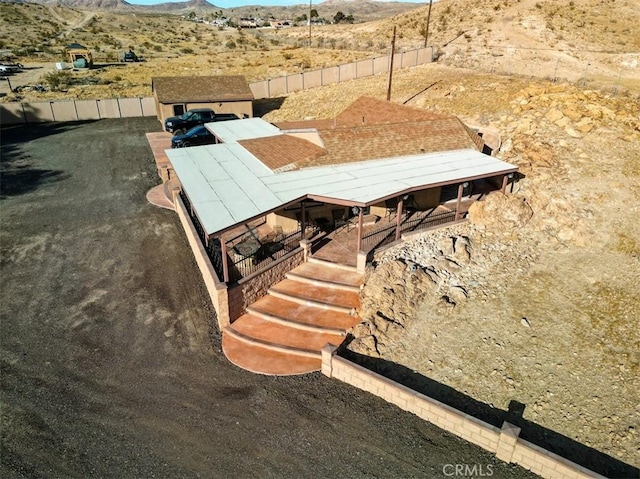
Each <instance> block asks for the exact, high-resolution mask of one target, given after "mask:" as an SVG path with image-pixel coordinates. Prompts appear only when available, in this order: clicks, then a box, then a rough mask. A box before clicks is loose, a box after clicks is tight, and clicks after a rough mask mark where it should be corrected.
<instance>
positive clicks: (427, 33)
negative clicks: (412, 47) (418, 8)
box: [424, 0, 433, 48]
mask: <svg viewBox="0 0 640 479" xmlns="http://www.w3.org/2000/svg"><path fill="white" fill-rule="evenodd" d="M432 3H433V0H429V10H428V11H427V26H426V28H425V29H424V47H425V48H427V40H428V39H429V23H430V21H431V4H432Z"/></svg>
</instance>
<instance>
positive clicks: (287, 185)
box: [167, 144, 517, 234]
mask: <svg viewBox="0 0 640 479" xmlns="http://www.w3.org/2000/svg"><path fill="white" fill-rule="evenodd" d="M203 148H204V149H206V150H207V151H206V152H203ZM167 156H168V157H169V159H170V160H171V162H172V164H173V165H174V169H175V171H176V174H177V175H178V178H179V179H180V181H181V182H182V184H183V187H184V189H185V190H186V191H187V194H188V196H189V198H190V200H191V201H192V205H193V207H194V209H195V210H196V212H197V214H198V217H199V218H200V220H201V221H202V224H203V227H204V228H205V230H206V232H207V234H215V233H216V232H219V231H223V230H225V229H228V228H230V227H232V226H234V225H235V224H238V223H241V222H243V221H246V220H248V219H251V218H253V217H256V216H258V215H260V214H264V213H266V212H268V211H272V210H274V209H276V208H278V207H279V206H281V205H284V204H286V203H288V202H290V201H293V200H296V199H297V198H302V197H318V198H327V199H335V200H341V201H351V202H354V203H359V204H372V203H374V202H375V201H377V200H379V199H381V198H385V197H389V196H392V195H394V194H398V193H400V192H403V191H409V190H411V189H414V188H420V187H428V186H429V185H436V184H451V183H455V182H456V181H458V180H463V179H468V178H474V177H482V176H493V175H496V174H504V173H507V172H511V171H516V170H517V167H516V166H514V165H511V164H509V163H506V162H504V161H501V160H498V159H496V158H493V157H490V156H487V155H484V154H482V153H480V152H478V151H476V150H473V149H468V150H458V151H448V152H443V153H431V154H423V155H412V156H405V157H397V158H387V159H382V160H370V161H364V162H359V163H347V164H342V165H330V166H324V167H314V168H307V169H302V170H295V171H290V172H284V173H273V172H272V171H270V170H269V169H268V168H266V167H265V166H264V165H263V164H262V163H261V162H260V161H259V160H258V159H257V158H255V157H253V156H252V155H250V154H249V153H248V152H246V150H244V149H243V148H242V147H241V146H240V145H237V144H231V145H225V144H222V145H213V146H209V147H194V148H186V149H184V150H183V151H176V150H167ZM220 169H223V170H224V175H219V177H218V176H217V175H216V174H213V173H212V171H214V170H215V171H219V170H220ZM212 209H214V210H215V211H211V210H212Z"/></svg>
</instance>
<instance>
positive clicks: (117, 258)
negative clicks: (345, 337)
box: [0, 119, 532, 479]
mask: <svg viewBox="0 0 640 479" xmlns="http://www.w3.org/2000/svg"><path fill="white" fill-rule="evenodd" d="M157 129H158V122H157V121H156V120H155V119H130V120H101V121H95V122H87V123H84V124H60V123H58V124H49V125H30V126H28V127H23V128H13V127H12V128H4V129H3V131H2V151H1V153H2V155H1V157H2V176H1V178H2V182H3V184H2V194H3V199H1V200H0V201H1V208H0V215H1V219H2V221H1V222H0V224H1V229H0V240H1V243H0V245H1V246H0V266H1V268H2V278H3V280H2V290H1V301H0V304H1V308H0V313H1V315H0V318H1V329H2V334H1V335H0V359H1V364H2V437H1V454H0V461H1V462H0V471H2V472H1V475H2V477H5V478H21V477H87V476H96V477H180V478H184V477H239V478H245V477H246V478H249V477H251V478H253V477H264V478H269V477H274V478H275V477H278V478H281V477H292V478H293V477H295V478H301V477H321V476H323V477H338V476H340V477H350V478H351V477H353V478H360V477H363V478H366V477H389V478H393V477H398V478H400V477H402V478H406V477H429V478H444V477H446V476H445V475H444V473H443V466H444V465H446V464H456V463H464V464H470V465H474V464H480V465H484V466H485V470H486V466H487V465H491V466H492V471H493V477H496V478H505V479H507V478H508V479H511V478H529V477H532V476H531V475H530V474H528V473H527V472H526V471H523V470H522V469H519V468H516V467H512V466H509V465H506V464H502V463H498V462H496V461H495V459H494V458H493V457H492V456H491V455H490V454H488V453H485V452H484V451H482V450H480V449H478V448H476V447H472V446H470V445H469V444H467V443H465V442H464V441H461V440H458V439H457V438H455V437H453V436H451V435H449V434H445V433H444V432H443V431H441V430H439V429H437V428H435V427H433V426H431V425H429V424H427V423H424V422H422V421H420V420H418V419H416V418H415V417H414V416H412V415H410V414H406V413H403V412H401V411H399V410H398V409H397V408H394V407H391V406H389V405H388V404H386V403H384V402H383V401H381V400H378V399H377V398H375V397H372V396H370V395H368V394H365V393H362V392H360V391H358V390H355V389H353V388H351V387H347V386H345V385H343V384H341V383H338V382H336V381H332V380H329V379H327V378H325V377H323V376H321V375H320V374H312V375H308V376H302V377H283V378H272V377H265V376H258V375H253V374H250V373H247V372H244V371H241V370H238V369H237V368H235V367H234V366H232V365H231V364H230V363H229V362H228V361H227V360H226V359H225V358H224V355H223V354H222V352H221V351H220V337H219V334H218V331H217V330H216V329H215V327H214V324H215V319H214V317H213V311H212V308H211V305H210V302H209V300H208V299H207V294H206V292H205V290H204V287H203V285H202V279H201V275H200V273H199V272H198V270H197V267H196V265H195V263H194V260H193V257H192V255H191V252H190V250H189V248H188V245H187V241H186V239H185V237H184V235H183V233H182V230H181V227H180V225H179V221H178V220H177V217H176V215H175V214H174V213H173V212H171V211H167V210H162V209H159V208H155V207H153V206H151V205H149V204H148V203H146V201H145V193H146V191H147V190H148V189H149V188H150V187H152V186H154V185H156V184H157V182H158V178H157V176H156V174H155V171H154V167H153V161H152V159H151V152H150V149H149V146H148V145H147V144H146V140H145V136H144V133H145V132H146V131H157Z"/></svg>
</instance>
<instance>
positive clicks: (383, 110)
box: [336, 96, 452, 127]
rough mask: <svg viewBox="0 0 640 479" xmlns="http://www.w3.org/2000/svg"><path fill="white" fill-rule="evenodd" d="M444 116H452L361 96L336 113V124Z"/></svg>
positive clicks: (378, 123)
mask: <svg viewBox="0 0 640 479" xmlns="http://www.w3.org/2000/svg"><path fill="white" fill-rule="evenodd" d="M445 118H452V116H451V115H443V114H440V113H434V112H431V111H428V110H423V109H421V108H415V107H411V106H406V105H398V104H397V103H392V102H390V101H385V100H378V99H377V98H371V97H367V96H363V97H360V98H358V99H357V100H356V101H354V102H353V103H352V104H351V105H349V106H348V107H347V108H345V109H344V110H343V111H342V112H341V113H339V114H338V116H337V117H336V126H337V127H354V126H362V125H382V124H388V123H409V122H414V121H422V120H441V119H445Z"/></svg>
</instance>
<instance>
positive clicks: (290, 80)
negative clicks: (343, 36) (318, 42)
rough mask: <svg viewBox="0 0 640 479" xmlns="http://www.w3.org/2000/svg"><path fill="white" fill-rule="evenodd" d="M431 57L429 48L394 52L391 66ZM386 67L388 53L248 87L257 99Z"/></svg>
mask: <svg viewBox="0 0 640 479" xmlns="http://www.w3.org/2000/svg"><path fill="white" fill-rule="evenodd" d="M431 61H432V49H431V48H419V49H417V50H410V51H407V52H400V53H396V54H395V55H394V58H393V62H394V64H393V69H394V70H398V69H400V68H407V67H411V66H416V65H420V64H424V63H430V62H431ZM388 71H389V56H388V55H385V56H380V57H374V58H368V59H365V60H358V61H356V62H352V63H344V64H342V65H337V66H332V67H327V68H322V69H319V70H312V71H308V72H304V73H297V74H294V75H287V76H283V77H279V78H272V79H269V80H262V81H258V82H254V83H251V84H249V88H251V92H252V93H253V95H254V97H255V98H256V99H260V98H272V97H277V96H284V95H287V94H289V93H292V92H294V91H300V90H304V89H307V88H315V87H318V86H324V85H330V84H332V83H340V82H343V81H348V80H355V79H357V78H364V77H368V76H373V75H377V74H379V73H384V72H388Z"/></svg>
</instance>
